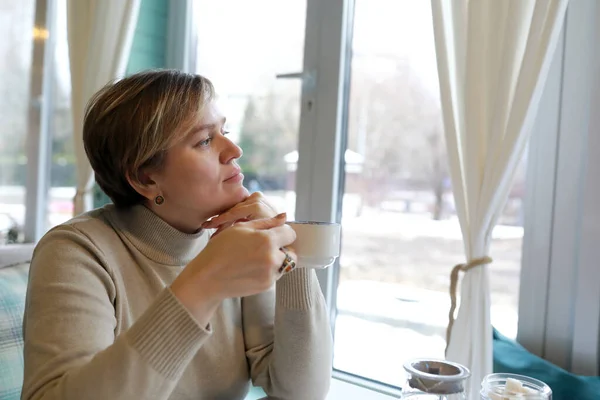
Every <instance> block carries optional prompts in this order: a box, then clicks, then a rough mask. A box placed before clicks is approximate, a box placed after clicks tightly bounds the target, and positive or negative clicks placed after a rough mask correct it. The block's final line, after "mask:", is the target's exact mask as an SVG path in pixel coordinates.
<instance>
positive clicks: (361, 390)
mask: <svg viewBox="0 0 600 400" xmlns="http://www.w3.org/2000/svg"><path fill="white" fill-rule="evenodd" d="M399 398H400V396H399V395H398V396H392V395H389V394H384V393H380V392H377V391H375V390H371V389H368V388H365V387H362V386H358V385H357V384H355V383H350V382H346V381H342V380H339V379H335V378H334V379H332V380H331V389H330V390H329V395H328V396H327V400H347V399H361V400H392V399H399Z"/></svg>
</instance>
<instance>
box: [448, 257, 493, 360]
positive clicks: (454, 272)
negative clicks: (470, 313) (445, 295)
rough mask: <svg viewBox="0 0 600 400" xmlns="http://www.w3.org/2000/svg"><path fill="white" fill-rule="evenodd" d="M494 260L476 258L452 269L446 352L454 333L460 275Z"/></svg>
mask: <svg viewBox="0 0 600 400" xmlns="http://www.w3.org/2000/svg"><path fill="white" fill-rule="evenodd" d="M492 261H493V260H492V259H491V258H490V257H488V256H485V257H480V258H474V259H472V260H471V261H469V262H468V263H465V264H458V265H455V266H454V268H452V272H451V273H450V302H451V304H450V312H449V313H448V328H447V329H446V352H447V351H448V344H449V343H450V334H451V332H452V326H453V325H454V311H456V289H457V286H458V274H459V273H460V272H461V271H462V272H468V271H470V270H472V269H473V268H475V267H479V266H482V265H487V264H491V263H492Z"/></svg>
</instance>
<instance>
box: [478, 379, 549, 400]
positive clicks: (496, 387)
mask: <svg viewBox="0 0 600 400" xmlns="http://www.w3.org/2000/svg"><path fill="white" fill-rule="evenodd" d="M507 379H514V380H516V381H518V382H520V384H522V385H523V387H525V388H527V389H529V391H533V392H534V393H519V394H518V395H510V394H506V393H505V386H506V381H507ZM480 394H481V400H513V399H515V400H552V389H550V386H548V385H546V384H545V383H544V382H542V381H540V380H537V379H534V378H530V377H528V376H523V375H517V374H490V375H488V376H486V377H485V378H483V382H481V392H480Z"/></svg>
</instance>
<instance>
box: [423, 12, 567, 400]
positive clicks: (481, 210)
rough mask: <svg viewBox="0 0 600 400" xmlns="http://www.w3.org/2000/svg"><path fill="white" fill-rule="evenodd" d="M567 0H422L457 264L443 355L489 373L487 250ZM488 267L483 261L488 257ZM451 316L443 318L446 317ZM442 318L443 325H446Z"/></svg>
mask: <svg viewBox="0 0 600 400" xmlns="http://www.w3.org/2000/svg"><path fill="white" fill-rule="evenodd" d="M567 3H568V0H432V2H431V4H432V13H433V25H434V34H435V45H436V54H437V62H438V73H439V82H440V94H441V101H442V110H443V117H444V127H445V134H446V144H447V148H448V157H449V163H450V170H451V179H452V188H453V191H454V199H455V202H456V212H457V214H458V219H459V221H460V226H461V230H462V235H463V241H464V248H465V256H466V263H465V264H463V265H461V266H458V268H457V269H456V270H455V271H454V273H453V277H452V278H453V281H454V284H455V283H456V279H457V275H458V272H460V271H464V273H465V277H464V279H463V281H462V284H461V293H460V307H459V310H458V315H457V317H456V321H455V323H454V326H453V327H452V328H451V329H449V330H450V332H449V334H450V338H449V342H448V348H447V352H446V358H447V359H448V360H451V361H455V362H458V363H460V364H463V365H465V366H467V367H468V368H470V369H471V372H472V378H471V379H470V382H469V385H468V388H467V390H468V393H469V399H479V394H478V392H479V388H480V383H481V380H482V379H483V377H484V376H485V375H486V374H488V373H491V372H492V327H491V322H490V293H489V274H488V265H487V264H489V262H490V261H491V260H490V259H489V258H487V256H488V251H489V248H490V239H491V233H492V230H493V228H494V226H495V224H496V221H497V218H498V215H499V214H500V213H501V211H502V208H503V206H504V204H505V202H506V199H507V196H508V192H509V189H510V186H511V183H512V178H513V175H514V171H515V169H516V166H517V164H518V163H519V160H520V158H521V156H522V154H523V151H524V149H525V146H526V143H527V140H528V137H529V134H530V131H531V127H532V124H533V121H534V117H535V114H536V111H537V106H538V103H539V99H540V96H541V92H542V89H543V85H544V82H545V80H546V76H547V74H548V69H549V66H550V60H551V58H552V54H553V52H554V50H555V48H556V44H557V42H558V38H559V35H560V31H561V28H562V24H563V20H564V17H565V11H566V8H567ZM491 268H493V264H492V265H491ZM451 322H452V321H451ZM449 325H450V324H449Z"/></svg>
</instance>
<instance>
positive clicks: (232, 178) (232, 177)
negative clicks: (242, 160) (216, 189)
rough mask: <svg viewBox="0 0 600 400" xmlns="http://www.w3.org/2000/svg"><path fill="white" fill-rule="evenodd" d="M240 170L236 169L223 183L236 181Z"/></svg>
mask: <svg viewBox="0 0 600 400" xmlns="http://www.w3.org/2000/svg"><path fill="white" fill-rule="evenodd" d="M241 172H242V170H241V169H240V168H236V169H235V170H234V171H233V172H232V173H231V175H229V176H228V177H227V178H226V179H225V181H224V182H227V181H230V180H236V179H238V177H239V175H240V174H241Z"/></svg>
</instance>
